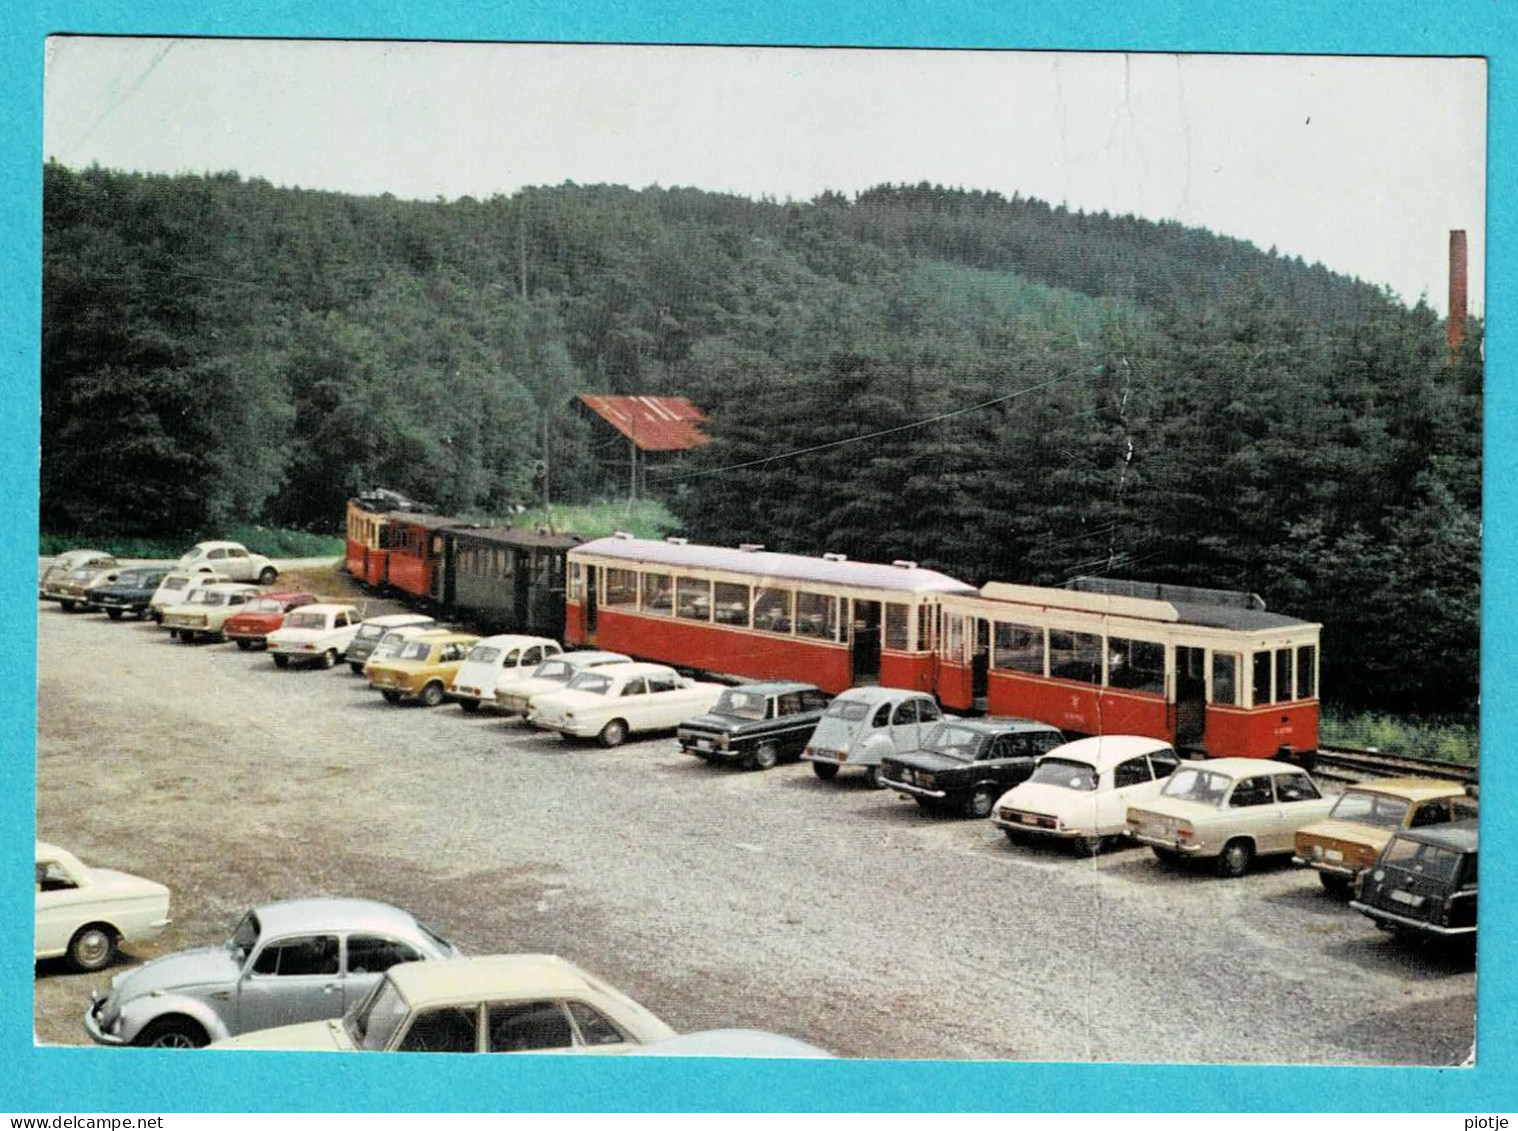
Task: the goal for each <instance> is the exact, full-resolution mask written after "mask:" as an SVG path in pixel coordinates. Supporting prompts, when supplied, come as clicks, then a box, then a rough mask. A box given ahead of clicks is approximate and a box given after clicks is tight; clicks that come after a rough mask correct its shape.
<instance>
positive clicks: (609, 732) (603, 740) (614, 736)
mask: <svg viewBox="0 0 1518 1131" xmlns="http://www.w3.org/2000/svg"><path fill="white" fill-rule="evenodd" d="M596 741H597V742H599V743H600V744H601V745H602V746H605V747H607V748H608V749H610V748H611V747H613V746H621V745H622V744H623V743H624V742H626V741H627V724H626V723H624V722H623V721H622V720H621V719H612V721H611V722H609V723H607V724H606V725H605V726H604V727H602V728H601V733H600V734H599V735H598V736H597V737H596Z"/></svg>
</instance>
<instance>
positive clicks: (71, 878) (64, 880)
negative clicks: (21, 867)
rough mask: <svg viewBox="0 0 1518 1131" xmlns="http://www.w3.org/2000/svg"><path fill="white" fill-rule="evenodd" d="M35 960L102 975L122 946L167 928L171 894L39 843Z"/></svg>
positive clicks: (160, 885)
mask: <svg viewBox="0 0 1518 1131" xmlns="http://www.w3.org/2000/svg"><path fill="white" fill-rule="evenodd" d="M36 860H37V872H36V883H37V926H36V941H35V946H34V950H35V952H36V957H37V958H56V957H57V956H58V955H64V956H66V957H67V958H68V960H69V962H70V963H71V964H72V965H73V966H74V967H75V968H76V969H79V970H103V969H105V968H106V967H107V966H109V965H110V964H111V959H113V958H115V957H116V947H117V945H118V944H120V943H123V942H136V941H137V940H139V939H149V938H152V937H153V936H154V935H156V934H158V933H159V932H160V931H162V930H163V929H164V928H165V927H166V926H168V925H169V922H170V919H169V889H168V888H166V887H164V886H163V885H162V884H157V883H154V882H153V881H152V880H144V879H142V878H140V877H138V876H130V875H128V874H127V873H125V872H113V871H111V870H110V869H108V868H89V867H86V866H85V865H84V864H81V863H80V862H79V858H78V857H77V856H75V855H74V854H73V853H71V852H65V851H64V850H63V849H61V848H59V847H57V846H56V845H52V844H44V843H43V842H42V841H40V840H39V841H37V857H36Z"/></svg>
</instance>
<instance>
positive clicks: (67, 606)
mask: <svg viewBox="0 0 1518 1131" xmlns="http://www.w3.org/2000/svg"><path fill="white" fill-rule="evenodd" d="M58 607H59V608H60V609H62V610H63V611H64V612H66V613H71V612H73V611H74V602H72V601H59V602H58Z"/></svg>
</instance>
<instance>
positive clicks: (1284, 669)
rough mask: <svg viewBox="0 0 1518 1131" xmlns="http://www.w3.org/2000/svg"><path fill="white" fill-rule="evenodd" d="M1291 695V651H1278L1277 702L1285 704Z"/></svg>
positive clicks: (1279, 649) (1285, 649) (1282, 649)
mask: <svg viewBox="0 0 1518 1131" xmlns="http://www.w3.org/2000/svg"><path fill="white" fill-rule="evenodd" d="M1291 697H1292V695H1291V649H1290V648H1278V649H1277V650H1276V701H1277V702H1278V703H1284V702H1285V701H1286V700H1288V699H1290V698H1291Z"/></svg>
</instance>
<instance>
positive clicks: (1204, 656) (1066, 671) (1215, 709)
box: [937, 578, 1322, 758]
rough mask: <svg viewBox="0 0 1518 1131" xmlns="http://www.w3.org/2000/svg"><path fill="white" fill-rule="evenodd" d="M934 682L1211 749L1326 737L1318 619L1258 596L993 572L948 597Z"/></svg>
mask: <svg viewBox="0 0 1518 1131" xmlns="http://www.w3.org/2000/svg"><path fill="white" fill-rule="evenodd" d="M942 616H943V622H942V631H941V633H940V637H939V644H938V677H937V689H938V695H939V699H940V700H941V702H942V703H943V704H944V706H945V707H946V708H948V709H949V710H955V709H981V710H986V711H989V712H990V713H991V714H993V715H1018V716H1022V717H1025V718H1034V719H1038V720H1040V721H1042V722H1046V723H1051V724H1053V725H1054V726H1057V727H1060V728H1061V729H1063V730H1067V731H1076V732H1079V733H1082V734H1093V735H1094V734H1137V735H1144V736H1147V737H1151V738H1159V739H1164V740H1165V741H1167V742H1170V743H1171V744H1173V745H1174V746H1176V747H1177V748H1178V749H1189V750H1200V751H1203V752H1205V753H1207V754H1209V755H1211V756H1213V757H1217V758H1226V757H1247V758H1269V757H1275V756H1278V755H1282V756H1305V755H1310V754H1311V753H1312V752H1314V751H1316V749H1317V746H1318V698H1317V689H1318V638H1319V634H1320V632H1321V627H1322V626H1321V625H1317V624H1311V623H1308V622H1307V621H1302V620H1297V619H1295V618H1293V617H1288V616H1282V615H1280V614H1276V613H1270V612H1267V611H1266V610H1265V607H1264V602H1262V601H1261V600H1260V599H1259V598H1258V597H1255V596H1253V595H1251V594H1245V593H1234V592H1228V591H1223V590H1214V589H1197V588H1192V587H1189V586H1172V585H1156V584H1150V583H1143V582H1128V581H1115V580H1110V579H1091V578H1082V579H1079V580H1078V581H1074V582H1072V583H1071V584H1070V585H1069V586H1068V587H1067V588H1063V589H1056V588H1042V587H1036V586H1030V585H1009V584H1004V583H1000V582H991V583H988V584H987V585H985V586H983V587H982V588H981V590H980V592H979V593H978V594H974V595H964V594H949V595H946V596H945V597H944V598H943V601H942Z"/></svg>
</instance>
